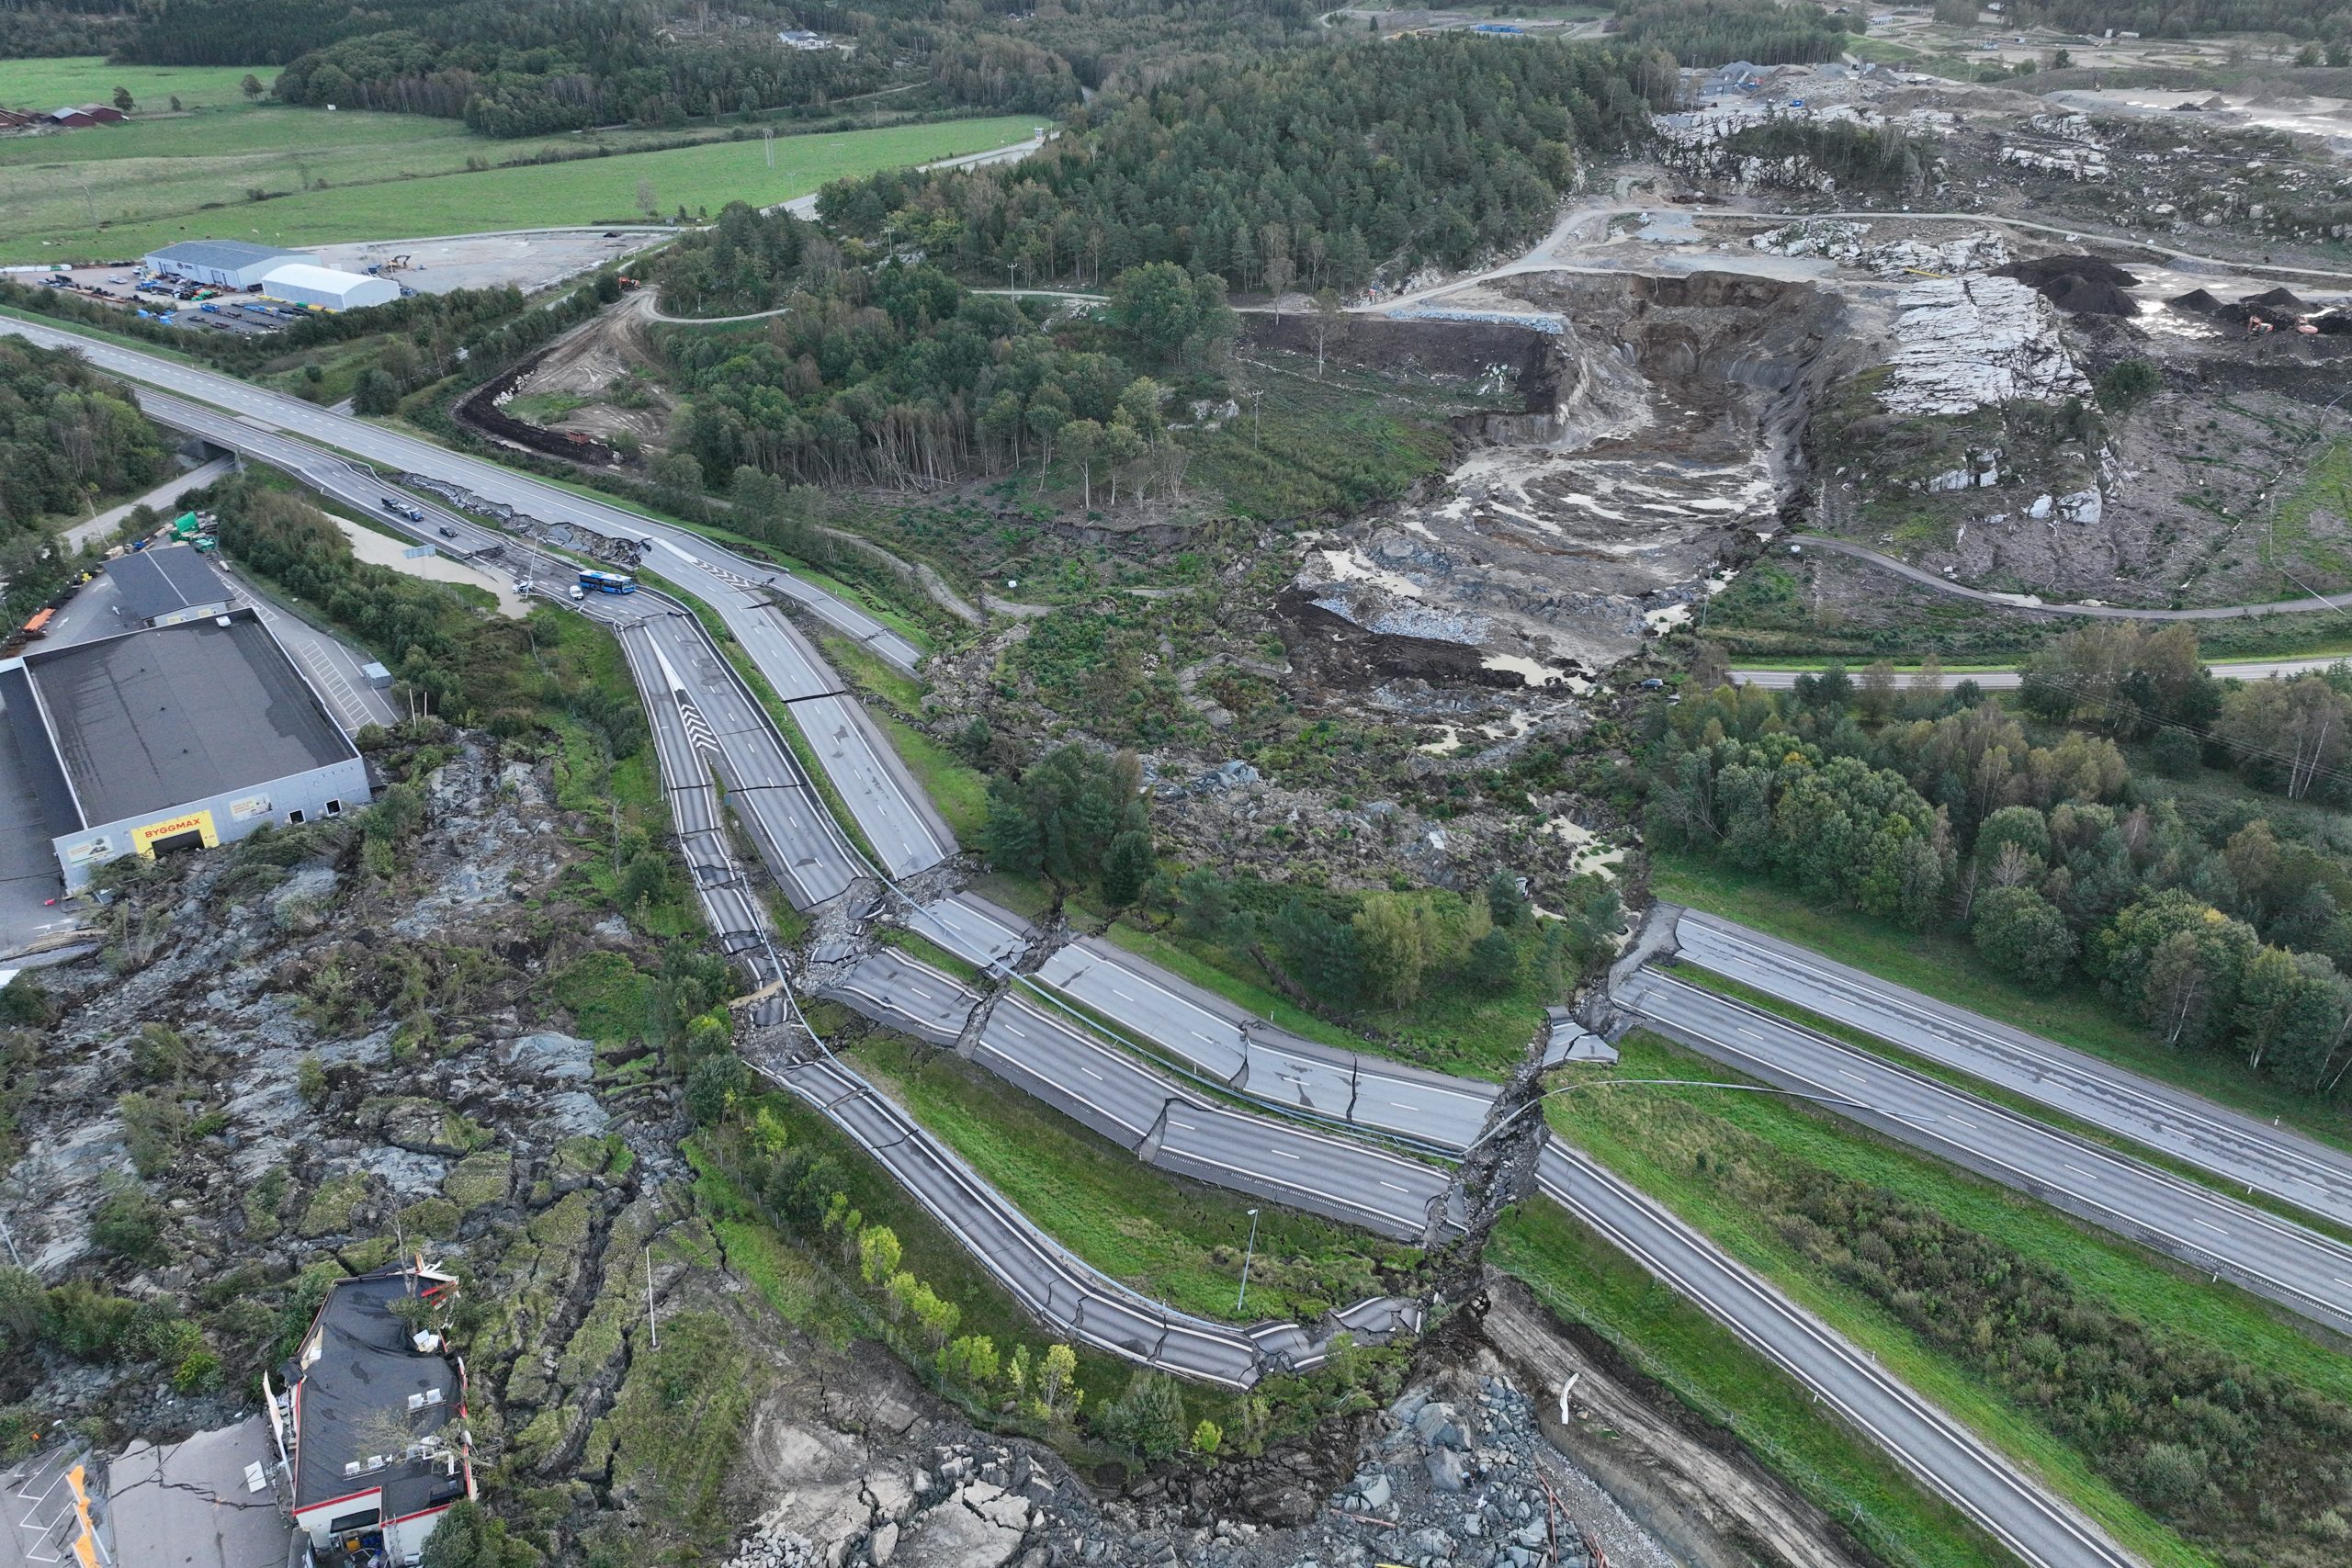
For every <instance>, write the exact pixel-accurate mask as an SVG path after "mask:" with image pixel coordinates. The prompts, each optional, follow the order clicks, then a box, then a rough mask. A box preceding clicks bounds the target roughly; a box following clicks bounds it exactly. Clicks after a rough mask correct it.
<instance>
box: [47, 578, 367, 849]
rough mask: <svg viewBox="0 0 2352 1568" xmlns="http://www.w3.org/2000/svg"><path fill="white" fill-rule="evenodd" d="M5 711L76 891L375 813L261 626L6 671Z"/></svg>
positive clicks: (119, 643)
mask: <svg viewBox="0 0 2352 1568" xmlns="http://www.w3.org/2000/svg"><path fill="white" fill-rule="evenodd" d="M0 704H5V705H6V709H7V716H8V723H9V726H10V728H12V729H14V730H15V732H16V737H17V750H18V752H19V754H20V755H21V756H22V758H23V759H24V765H25V768H26V771H27V773H28V774H29V775H30V784H31V787H32V792H33V794H34V795H35V797H36V799H37V800H38V802H39V805H40V814H41V816H42V818H44V819H45V821H46V823H47V825H48V828H49V831H50V834H51V839H50V842H51V847H52V848H53V849H54V850H55V852H56V854H57V863H58V866H59V869H60V870H61V871H62V873H63V874H64V878H65V886H66V888H67V890H68V891H74V890H78V889H79V888H80V887H81V886H82V885H83V884H85V882H87V881H88V880H89V877H90V873H91V872H92V871H93V870H95V869H96V867H97V866H98V865H100V864H102V863H105V862H107V861H109V860H113V859H115V858H116V857H117V856H119V855H123V854H141V855H147V856H150V857H153V855H155V854H156V853H158V852H164V851H171V850H180V849H198V848H204V849H209V848H211V847H213V846H214V845H216V844H223V843H229V842H232V841H233V840H237V839H242V838H243V837H244V836H245V835H246V834H248V833H250V832H252V831H254V829H257V828H260V827H262V826H263V825H264V824H266V823H270V822H287V823H300V822H305V821H311V820H314V819H316V818H321V817H339V816H341V815H342V814H343V812H344V811H345V810H346V809H355V810H356V809H357V808H358V807H363V806H365V805H367V804H368V770H367V766H366V764H365V763H363V762H362V761H360V758H359V752H358V750H356V748H354V747H353V745H352V744H351V741H350V739H349V738H348V737H346V736H345V734H344V732H343V730H342V728H341V727H340V726H338V725H337V724H336V723H335V721H334V716H333V715H332V714H331V713H329V712H328V710H327V706H326V704H325V703H324V702H323V701H322V699H321V698H320V696H319V694H318V693H317V692H316V691H315V690H314V689H313V688H312V687H311V683H310V682H308V681H307V680H305V679H304V678H303V676H302V672H301V671H300V670H298V669H296V668H295V665H294V661H293V660H291V659H289V658H288V657H287V654H286V650H285V649H284V648H282V647H280V646H279V644H278V641H277V638H276V637H273V636H271V635H270V631H269V628H268V627H267V626H264V625H263V624H262V622H261V620H260V618H259V617H257V616H256V615H254V613H253V612H252V611H251V610H236V611H232V612H230V613H229V614H226V615H215V616H211V617H209V618H208V619H204V620H194V621H181V622H179V623H177V624H176V625H173V626H158V627H155V628H153V629H152V630H148V631H135V632H124V633H122V634H120V635H119V636H116V637H101V638H99V639H98V640H96V641H95V642H84V643H75V644H73V645H71V646H68V647H64V648H55V649H40V650H37V651H34V652H28V653H27V654H25V655H24V656H22V657H21V658H17V659H10V660H0Z"/></svg>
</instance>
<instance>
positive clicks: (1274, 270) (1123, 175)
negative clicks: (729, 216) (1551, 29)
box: [819, 39, 1673, 289]
mask: <svg viewBox="0 0 2352 1568" xmlns="http://www.w3.org/2000/svg"><path fill="white" fill-rule="evenodd" d="M1672 86H1673V75H1672V73H1671V71H1670V70H1668V69H1667V62H1665V60H1664V58H1663V57H1662V56H1660V55H1658V54H1656V53H1654V52H1649V51H1608V50H1599V49H1589V48H1577V47H1571V46H1566V45H1555V44H1551V43H1537V42H1528V43H1525V44H1521V45H1514V46H1512V47H1510V48H1503V49H1498V48H1495V47H1493V46H1492V44H1490V43H1488V42H1486V41H1484V40H1477V39H1415V40H1411V41H1408V42H1399V43H1390V44H1380V45H1372V44H1366V45H1362V46H1357V47H1345V48H1336V49H1332V50H1326V51H1316V52H1313V53H1294V54H1287V55H1283V56H1279V57H1276V58H1274V59H1271V60H1265V61H1261V62H1255V63H1253V64H1250V65H1248V66H1246V67H1242V68H1236V67H1235V66H1233V65H1232V64H1230V63H1220V64H1218V65H1216V66H1214V67H1202V68H1199V69H1195V70H1191V71H1187V72H1183V73H1180V74H1177V75H1174V76H1172V77H1171V78H1170V80H1168V81H1167V82H1166V83H1164V84H1162V85H1158V86H1155V87H1153V88H1151V89H1150V90H1148V91H1142V92H1137V93H1134V94H1124V95H1105V96H1103V98H1101V99H1099V100H1097V101H1096V102H1095V103H1093V104H1091V105H1090V106H1088V107H1086V108H1085V109H1083V110H1081V111H1079V112H1078V113H1076V114H1074V115H1073V116H1072V117H1071V123H1070V128H1069V130H1068V132H1067V133H1065V134H1064V135H1063V136H1061V137H1059V138H1057V140H1056V141H1055V142H1054V143H1053V144H1052V145H1051V146H1049V147H1048V148H1047V149H1046V151H1045V152H1042V153H1040V154H1039V155H1037V156H1036V157H1033V158H1030V159H1028V160H1026V161H1024V162H1023V163H1021V164H1015V165H1009V166H1001V167H991V168H985V169H972V170H962V171H944V170H943V171H931V172H922V171H916V170H903V171H896V172H891V173H887V174H880V175H874V176H872V177H870V178H866V179H862V180H853V181H843V182H840V183H837V184H835V185H833V186H828V187H827V188H826V190H825V191H824V192H823V193H822V195H821V196H820V198H819V207H820V211H821V212H822V213H823V215H824V217H825V218H826V220H828V221H829V222H831V223H832V224H834V225H836V226H837V227H838V228H840V229H841V230H842V231H846V232H849V233H852V234H855V235H858V236H861V237H864V238H866V239H869V240H876V241H880V240H883V239H884V238H885V237H886V236H888V237H889V238H890V239H892V240H894V241H895V242H896V243H900V244H913V245H918V246H921V247H922V249H923V251H924V253H925V254H926V255H927V256H928V257H929V259H930V260H932V261H933V263H934V264H936V265H941V266H944V267H947V268H949V269H951V270H955V271H958V272H962V273H967V274H969V275H972V276H979V277H986V278H994V277H996V276H999V275H1000V274H1001V273H1002V272H1003V271H1004V269H1006V268H1007V267H1012V268H1014V269H1016V270H1017V271H1018V273H1019V275H1020V276H1023V277H1025V278H1026V279H1027V280H1029V281H1031V282H1044V281H1047V280H1051V279H1069V280H1070V281H1073V282H1077V283H1081V284H1086V285H1090V286H1099V285H1100V284H1101V283H1102V281H1103V280H1104V279H1107V278H1110V277H1112V276H1115V275H1117V274H1119V273H1121V272H1124V271H1125V270H1127V269H1128V268H1130V267H1134V266H1136V265H1142V264H1144V263H1148V262H1172V263H1175V264H1177V265H1181V266H1183V267H1184V268H1186V269H1187V270H1189V271H1193V272H1196V273H1207V274H1212V275H1214V276H1219V277H1223V278H1225V279H1226V280H1227V282H1229V283H1230V284H1232V285H1233V286H1235V287H1237V288H1249V289H1254V288H1290V287H1299V288H1307V289H1315V288H1323V287H1326V286H1329V287H1332V288H1341V289H1351V288H1361V287H1362V286H1363V285H1364V284H1365V283H1367V282H1369V281H1370V280H1371V279H1372V277H1373V275H1374V271H1375V270H1376V269H1378V268H1381V267H1384V266H1390V265H1397V266H1402V267H1406V268H1409V267H1411V266H1414V265H1419V264H1421V263H1424V262H1439V263H1442V264H1444V265H1465V264H1467V263H1468V262H1470V261H1471V260H1472V259H1474V258H1475V257H1476V256H1478V255H1480V254H1484V253H1486V252H1488V251H1491V250H1494V249H1497V248H1498V247H1502V246H1507V245H1515V244H1518V243H1523V242H1524V241H1526V240H1528V239H1530V238H1532V236H1533V235H1535V234H1538V233H1541V232H1542V231H1544V229H1545V228H1546V227H1547V226H1548V225H1549V224H1550V222H1551V220H1552V216H1553V213H1554V211H1555V209H1556V207H1557V204H1558V199H1559V196H1560V193H1561V192H1563V191H1565V190H1566V189H1568V188H1569V187H1570V186H1573V185H1574V184H1575V183H1576V181H1577V178H1578V177H1579V173H1580V170H1581V168H1582V162H1581V150H1589V149H1596V148H1604V147H1615V146H1619V145H1622V144H1623V143H1625V142H1627V141H1630V140H1632V139H1634V138H1635V137H1638V136H1640V135H1642V134H1644V133H1645V128H1646V124H1647V110H1648V107H1649V100H1650V97H1651V96H1653V95H1654V96H1656V97H1657V100H1658V101H1659V102H1660V103H1663V102H1664V100H1665V98H1666V96H1668V95H1669V94H1670V92H1671V89H1672Z"/></svg>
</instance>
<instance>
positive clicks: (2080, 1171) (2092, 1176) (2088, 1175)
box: [2058, 1159, 2098, 1181]
mask: <svg viewBox="0 0 2352 1568" xmlns="http://www.w3.org/2000/svg"><path fill="white" fill-rule="evenodd" d="M2058 1163H2059V1164H2060V1165H2063V1166H2064V1167H2065V1168H2067V1169H2068V1170H2071V1171H2073V1172H2074V1173H2075V1175H2076V1176H2079V1177H2082V1178H2084V1179H2086V1180H2090V1181H2097V1180H2098V1172H2097V1171H2095V1170H2085V1169H2084V1168H2082V1167H2081V1166H2079V1165H2075V1164H2074V1163H2072V1162H2071V1161H2068V1160H2063V1159H2062V1160H2060V1161H2059V1162H2058Z"/></svg>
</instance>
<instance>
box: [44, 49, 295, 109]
mask: <svg viewBox="0 0 2352 1568" xmlns="http://www.w3.org/2000/svg"><path fill="white" fill-rule="evenodd" d="M248 71H251V72H252V73H254V75H256V76H258V77H260V78H261V84H262V85H263V86H265V87H266V86H268V85H269V84H270V81H271V79H272V78H273V77H275V76H276V75H277V67H276V66H275V65H109V64H107V62H106V61H105V60H104V59H103V58H101V57H100V56H98V55H95V54H85V55H73V56H69V57H67V58H65V59H62V60H0V107H6V108H12V109H53V108H62V107H64V106H65V105H67V104H90V103H97V104H110V103H112V102H113V101H114V90H115V89H116V88H117V87H128V88H130V96H132V97H134V98H136V99H138V100H139V107H138V111H137V112H139V113H142V114H163V113H167V112H169V109H168V106H169V105H170V103H171V101H172V99H173V98H174V97H177V98H178V99H179V100H180V103H181V105H182V107H187V108H191V109H198V108H220V107H227V106H230V105H242V104H243V103H244V101H245V96H244V94H243V93H242V92H240V91H238V89H237V84H238V83H239V82H241V81H243V79H244V75H245V73H246V72H248Z"/></svg>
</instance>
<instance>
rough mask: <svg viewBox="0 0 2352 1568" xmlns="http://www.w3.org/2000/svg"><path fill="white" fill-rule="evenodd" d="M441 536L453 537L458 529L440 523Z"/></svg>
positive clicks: (456, 534)
mask: <svg viewBox="0 0 2352 1568" xmlns="http://www.w3.org/2000/svg"><path fill="white" fill-rule="evenodd" d="M441 536H442V537H443V538H445V539H454V538H456V537H457V536H458V531H457V530H456V529H455V528H452V527H450V526H449V525H447V523H444V524H442V525H441Z"/></svg>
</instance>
